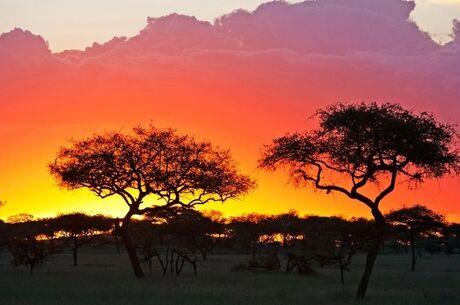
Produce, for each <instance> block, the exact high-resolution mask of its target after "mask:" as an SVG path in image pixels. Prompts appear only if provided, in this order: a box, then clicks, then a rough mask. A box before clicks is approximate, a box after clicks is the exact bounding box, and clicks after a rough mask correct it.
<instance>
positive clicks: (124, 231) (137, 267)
mask: <svg viewBox="0 0 460 305" xmlns="http://www.w3.org/2000/svg"><path fill="white" fill-rule="evenodd" d="M118 232H119V233H120V236H121V239H122V240H123V243H124V244H125V248H126V252H128V256H129V261H130V262H131V267H132V268H133V272H134V275H135V276H136V277H137V278H143V277H144V271H142V267H141V263H140V261H139V257H138V256H137V253H136V248H135V247H134V244H133V242H132V240H131V238H130V237H129V233H128V222H127V221H124V222H123V226H122V227H120V226H119V225H118Z"/></svg>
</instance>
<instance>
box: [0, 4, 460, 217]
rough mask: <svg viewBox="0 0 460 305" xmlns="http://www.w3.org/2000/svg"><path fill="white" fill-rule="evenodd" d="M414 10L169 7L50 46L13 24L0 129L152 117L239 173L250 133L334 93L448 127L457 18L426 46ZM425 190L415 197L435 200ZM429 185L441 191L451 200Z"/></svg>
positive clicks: (1, 59) (458, 44)
mask: <svg viewBox="0 0 460 305" xmlns="http://www.w3.org/2000/svg"><path fill="white" fill-rule="evenodd" d="M414 6H415V4H414V3H413V2H407V1H400V0H385V1H382V0H318V1H306V2H303V3H297V4H289V3H286V2H283V1H275V2H270V3H266V4H263V5H261V6H259V7H258V8H257V9H256V10H255V11H253V12H247V11H243V10H238V11H235V12H233V13H230V14H228V15H225V16H222V17H220V18H218V19H217V20H216V21H215V22H214V23H213V24H211V23H209V22H203V21H199V20H197V19H196V18H194V17H190V16H183V15H177V14H173V15H169V16H165V17H160V18H150V17H149V18H148V19H147V25H146V27H145V28H144V29H142V30H141V31H140V32H139V34H138V35H136V36H134V37H129V38H128V37H115V38H113V39H112V40H110V41H108V42H106V43H102V44H99V43H94V44H93V45H92V46H90V47H88V48H86V49H85V50H68V51H64V52H61V53H52V52H50V50H49V48H48V45H47V43H46V41H45V40H44V39H43V38H42V37H40V36H36V35H34V34H32V33H30V32H28V31H24V30H21V29H14V30H12V31H11V32H8V33H4V34H2V35H1V36H0V71H2V73H0V107H1V109H2V111H1V112H0V125H1V126H2V128H3V134H4V138H5V137H8V136H7V135H10V134H11V133H12V132H13V131H12V130H13V129H14V130H18V129H21V128H24V126H28V128H29V127H30V126H32V127H30V128H37V127H40V128H51V129H53V128H57V126H63V125H66V124H71V125H84V126H86V127H84V128H86V129H85V130H86V133H88V132H89V130H93V129H94V126H96V125H97V126H100V125H104V124H105V126H107V124H112V125H114V126H119V125H120V124H121V125H123V126H129V125H130V124H133V123H136V122H146V121H148V120H153V121H154V122H156V123H158V124H159V125H164V126H177V127H178V128H184V129H186V130H193V131H194V132H195V133H197V134H199V135H202V136H205V137H208V138H210V139H213V140H214V139H216V141H217V142H220V143H221V144H223V145H224V146H227V147H228V146H231V147H232V149H233V150H234V151H236V153H235V155H238V157H239V159H240V161H241V164H242V166H243V167H244V168H248V169H252V168H253V167H254V163H255V159H256V158H257V154H258V152H259V147H260V145H261V144H262V143H264V142H267V141H268V140H270V138H271V137H273V136H275V135H279V134H282V133H283V132H285V131H289V130H295V129H300V128H305V126H306V124H309V123H308V122H307V117H308V116H309V115H310V114H311V113H312V112H313V111H314V110H315V109H317V108H318V107H321V106H324V105H327V104H329V103H333V102H336V101H369V100H374V101H393V102H399V103H401V104H403V105H404V106H406V107H410V108H413V109H417V110H427V111H431V112H434V113H436V114H437V115H438V117H439V118H441V119H443V120H448V121H450V122H451V123H458V122H460V116H459V115H460V105H459V100H460V90H459V89H458V88H460V23H458V22H454V24H453V27H454V35H455V37H454V40H453V41H452V42H451V43H449V44H447V45H444V46H440V45H438V44H436V43H434V42H433V41H432V40H431V38H430V37H429V35H428V34H427V33H424V32H422V31H420V30H419V29H418V27H417V25H416V24H415V23H413V22H412V21H410V20H409V14H410V13H411V11H412V10H413V9H414ZM64 30H65V29H64ZM21 126H22V127H21ZM15 128H16V129H15ZM82 128H83V127H82ZM84 128H83V129H84ZM68 136H69V135H67V137H68ZM57 139H58V138H56V141H58V140H57ZM59 140H60V138H59ZM7 141H14V139H12V138H11V137H8V139H7ZM52 143H53V145H51V149H55V147H56V145H57V144H56V143H55V142H52ZM61 144H62V143H61ZM13 146H14V145H13ZM51 149H50V150H51ZM47 152H48V151H47ZM8 153H12V151H8V150H7V151H6V152H4V153H0V154H3V157H4V156H5V155H6V154H8ZM48 153H51V152H48ZM44 155H45V154H44ZM0 157H2V156H1V155H0ZM24 158H25V160H26V161H25V162H38V160H35V159H34V160H32V159H30V160H29V161H27V157H24ZM43 158H44V157H43ZM47 158H48V159H49V158H50V155H47ZM40 161H41V162H46V161H47V160H46V159H45V160H40ZM2 162H3V161H1V160H0V163H2ZM3 165H5V167H8V166H7V165H6V163H5V164H2V166H3ZM44 175H45V173H43V176H44ZM261 179H262V180H263V179H264V177H263V175H262V177H261ZM265 179H268V178H265ZM5 181H6V178H4V177H0V182H5ZM450 183H455V182H450ZM279 187H280V188H282V187H284V185H283V184H281V185H280V186H279ZM429 188H430V187H429ZM432 188H434V189H435V188H436V187H432ZM429 191H430V189H429ZM258 192H259V193H256V195H254V196H255V200H256V201H260V202H261V201H263V200H268V199H267V198H276V197H279V196H278V193H276V192H277V191H276V190H272V189H270V190H268V189H263V187H261V190H260V191H258ZM261 192H266V193H267V194H268V195H261V194H262V193H261ZM430 192H431V193H430V194H432V195H431V197H429V196H428V197H427V198H428V199H427V200H435V199H436V198H438V197H439V196H438V195H436V191H433V190H432V189H431V191H430ZM443 192H445V195H443V196H445V198H446V200H448V198H451V199H452V198H454V197H455V196H454V195H455V194H454V193H449V191H448V190H444V189H443ZM257 194H259V195H257ZM257 196H259V197H257ZM263 196H265V197H263ZM404 198H406V199H407V200H415V199H418V197H417V198H415V197H414V198H413V197H409V195H407V196H406V195H405V197H404ZM294 199H295V198H293V200H294ZM449 200H450V199H449ZM269 204H271V205H272V206H273V209H272V210H273V211H278V210H283V209H284V210H285V209H286V206H284V205H283V204H282V203H280V202H278V203H277V202H275V200H273V202H269ZM300 206H301V205H299V206H297V207H298V208H300ZM329 207H331V206H329ZM248 209H249V210H250V208H248ZM254 209H256V208H254ZM243 210H244V209H243ZM444 210H445V211H447V212H449V213H452V214H458V215H460V210H458V209H457V210H455V208H453V207H452V208H451V207H447V206H445V207H444ZM343 212H344V213H348V212H347V211H346V210H343ZM348 214H350V213H348Z"/></svg>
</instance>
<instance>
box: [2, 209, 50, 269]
mask: <svg viewBox="0 0 460 305" xmlns="http://www.w3.org/2000/svg"><path fill="white" fill-rule="evenodd" d="M12 219H17V220H18V221H17V222H14V223H9V224H8V227H7V230H8V232H7V241H6V245H7V248H8V251H9V252H10V254H11V256H12V259H13V260H12V263H13V265H14V266H16V267H17V266H26V267H28V268H29V271H30V274H32V273H33V271H34V270H35V269H36V268H37V267H39V266H41V265H43V264H44V263H45V262H46V261H47V260H48V259H49V258H50V257H51V255H52V254H54V253H55V252H56V248H55V247H54V246H53V245H52V243H50V242H49V241H48V240H46V239H43V238H41V237H43V236H45V233H46V228H45V223H44V221H42V220H27V221H20V218H12Z"/></svg>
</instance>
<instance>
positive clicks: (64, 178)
mask: <svg viewBox="0 0 460 305" xmlns="http://www.w3.org/2000/svg"><path fill="white" fill-rule="evenodd" d="M49 168H50V172H51V174H52V175H53V176H54V177H55V178H56V180H57V181H58V183H59V184H60V186H61V187H63V188H66V189H77V188H88V189H90V190H91V191H92V192H93V193H95V194H96V195H97V196H99V197H101V198H107V197H110V196H114V195H117V196H119V197H121V198H122V199H123V201H124V202H125V203H126V205H127V206H128V212H127V213H126V215H125V216H124V217H123V219H121V221H117V223H116V228H117V231H118V232H119V234H120V236H121V238H122V239H123V241H124V244H125V247H126V250H127V252H128V255H129V258H130V261H131V265H132V267H133V271H134V274H135V275H136V276H137V277H143V275H144V274H143V271H142V268H141V265H140V262H139V259H138V257H137V254H136V250H135V246H134V245H133V243H132V241H131V238H130V236H129V224H130V222H131V218H132V216H133V215H144V214H146V213H149V214H151V215H152V214H155V213H157V212H159V211H163V210H168V209H171V208H173V207H186V208H193V207H194V206H196V205H202V204H206V203H208V202H212V201H218V202H224V201H226V200H228V199H230V198H235V197H238V196H240V195H242V194H245V193H247V192H248V191H249V190H251V189H252V188H253V187H254V182H253V181H252V180H251V179H250V178H249V177H247V176H244V175H241V174H240V173H239V172H238V171H237V169H236V166H235V164H234V162H233V160H232V158H231V156H230V154H229V151H227V150H222V149H219V148H216V147H214V146H212V145H211V144H210V143H209V142H204V141H197V140H195V139H194V138H193V137H190V136H186V135H179V134H177V133H176V132H175V131H174V130H172V129H165V130H162V129H157V128H155V127H153V126H150V127H148V128H142V127H137V128H134V129H133V133H132V134H129V135H126V134H122V133H120V132H111V133H105V134H100V135H94V136H92V137H89V138H87V139H84V140H80V141H73V142H72V143H71V145H70V147H63V148H61V149H60V150H59V152H58V153H57V157H56V159H55V161H54V162H53V163H51V164H50V165H49Z"/></svg>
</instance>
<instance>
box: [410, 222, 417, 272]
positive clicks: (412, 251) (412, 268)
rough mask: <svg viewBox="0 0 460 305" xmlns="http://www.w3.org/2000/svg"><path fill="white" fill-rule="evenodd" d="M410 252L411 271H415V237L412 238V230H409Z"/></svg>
mask: <svg viewBox="0 0 460 305" xmlns="http://www.w3.org/2000/svg"><path fill="white" fill-rule="evenodd" d="M410 250H411V253H412V266H411V270H412V271H415V260H416V257H415V237H414V231H413V230H412V229H410Z"/></svg>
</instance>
